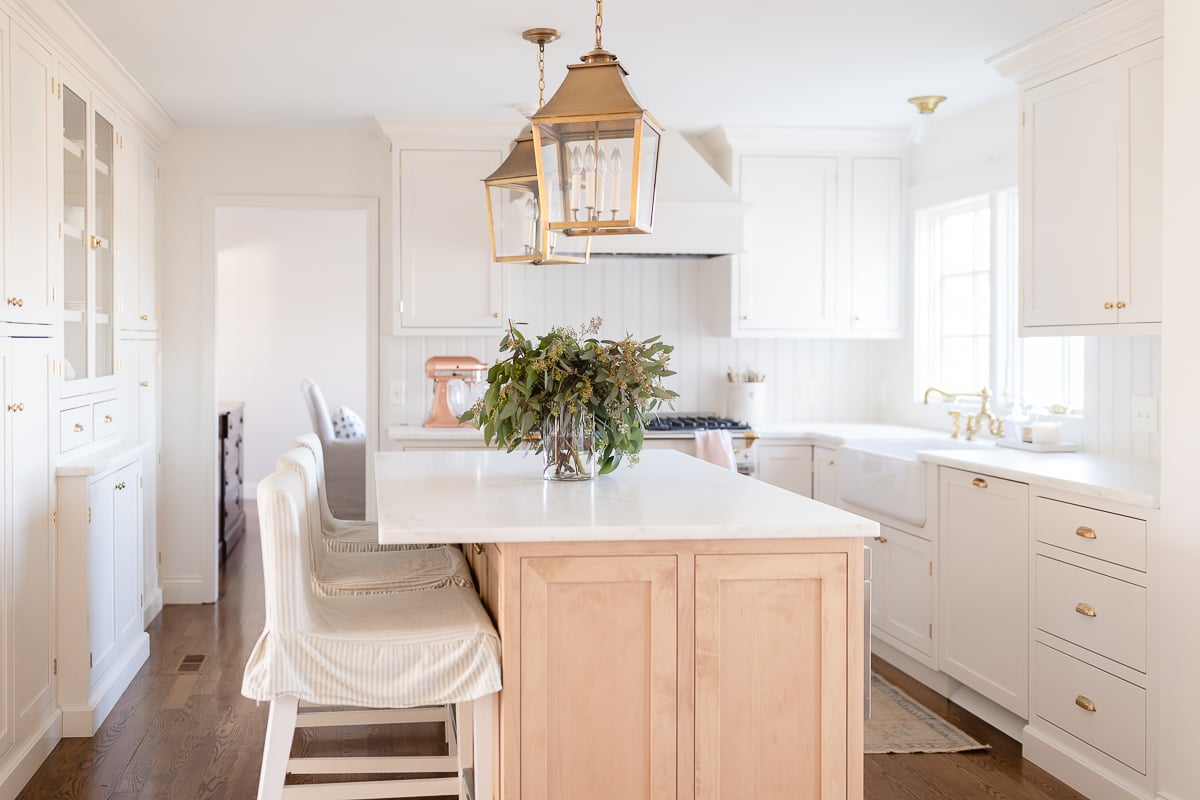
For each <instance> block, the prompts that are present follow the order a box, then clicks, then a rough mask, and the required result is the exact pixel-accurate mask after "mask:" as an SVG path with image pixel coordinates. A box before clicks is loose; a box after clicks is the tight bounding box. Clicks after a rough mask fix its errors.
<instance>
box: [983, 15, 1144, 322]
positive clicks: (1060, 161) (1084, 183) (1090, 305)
mask: <svg viewBox="0 0 1200 800" xmlns="http://www.w3.org/2000/svg"><path fill="white" fill-rule="evenodd" d="M1109 5H1111V4H1109ZM1124 6H1125V7H1124V8H1123V9H1122V10H1121V12H1122V13H1119V14H1118V13H1113V14H1109V15H1100V14H1097V13H1092V14H1085V15H1083V16H1081V17H1080V18H1079V19H1078V20H1077V21H1076V23H1075V24H1074V25H1069V26H1063V27H1062V28H1059V29H1055V30H1054V31H1052V32H1050V33H1049V34H1046V35H1045V36H1043V37H1038V38H1037V39H1034V40H1032V41H1030V42H1028V43H1026V44H1024V45H1020V46H1018V47H1016V48H1013V49H1012V50H1010V51H1008V52H1007V53H1004V54H1001V55H1000V56H997V57H996V58H995V59H993V61H992V64H993V65H994V66H995V67H996V69H997V70H999V72H1000V73H1001V74H1002V75H1005V76H1006V77H1011V78H1013V79H1015V80H1016V81H1017V82H1018V83H1019V85H1020V88H1021V120H1020V126H1021V175H1020V217H1021V218H1020V225H1019V231H1020V233H1019V236H1020V245H1019V252H1020V287H1019V288H1020V298H1019V299H1020V325H1021V333H1022V335H1049V336H1061V335H1068V334H1069V335H1076V334H1088V335H1096V334H1124V335H1127V334H1138V333H1158V327H1159V323H1160V322H1161V320H1162V217H1163V209H1162V186H1163V160H1162V159H1163V40H1162V12H1161V5H1158V6H1157V7H1155V6H1156V4H1154V3H1148V2H1126V3H1124ZM1140 7H1144V9H1143V10H1140V11H1139V8H1140ZM1114 21H1115V22H1120V23H1121V26H1119V27H1112V26H1113V24H1114ZM1068 44H1070V45H1072V46H1073V47H1075V48H1076V49H1075V51H1074V52H1073V53H1072V56H1071V57H1064V55H1063V50H1064V47H1067V46H1068Z"/></svg>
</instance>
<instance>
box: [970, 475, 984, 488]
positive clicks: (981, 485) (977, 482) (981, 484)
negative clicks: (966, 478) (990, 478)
mask: <svg viewBox="0 0 1200 800" xmlns="http://www.w3.org/2000/svg"><path fill="white" fill-rule="evenodd" d="M971 485H972V486H974V487H975V488H977V489H986V488H987V481H985V480H984V479H983V478H976V479H975V480H973V481H971Z"/></svg>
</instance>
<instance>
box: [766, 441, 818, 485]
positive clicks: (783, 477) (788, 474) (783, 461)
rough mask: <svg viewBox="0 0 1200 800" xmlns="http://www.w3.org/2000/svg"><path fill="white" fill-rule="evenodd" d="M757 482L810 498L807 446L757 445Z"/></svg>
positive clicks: (810, 468) (809, 451) (810, 483)
mask: <svg viewBox="0 0 1200 800" xmlns="http://www.w3.org/2000/svg"><path fill="white" fill-rule="evenodd" d="M757 447H759V448H761V449H760V450H759V452H758V477H759V480H762V481H765V482H767V483H770V484H772V485H774V486H779V487H781V488H783V489H787V490H788V491H791V492H795V493H796V494H802V495H804V496H805V497H812V469H813V467H812V460H813V456H812V452H813V449H812V448H811V447H809V446H808V445H774V446H772V445H764V444H762V443H761V442H760V443H759V444H758V445H757Z"/></svg>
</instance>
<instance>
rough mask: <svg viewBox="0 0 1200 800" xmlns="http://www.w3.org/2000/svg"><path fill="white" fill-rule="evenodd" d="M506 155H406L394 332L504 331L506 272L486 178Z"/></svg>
mask: <svg viewBox="0 0 1200 800" xmlns="http://www.w3.org/2000/svg"><path fill="white" fill-rule="evenodd" d="M503 156H504V150H503V148H502V147H495V148H480V149H473V150H402V151H400V152H399V153H398V159H397V160H398V164H397V167H396V169H397V176H396V177H397V180H398V182H399V193H398V203H399V209H398V213H399V231H398V237H399V239H398V241H399V247H398V252H399V269H398V276H397V282H398V292H397V294H396V307H395V308H394V309H393V329H392V332H393V333H394V334H397V335H403V334H422V335H429V334H453V333H456V332H458V333H462V332H469V333H474V334H476V335H478V334H481V333H490V332H493V331H497V332H498V331H499V330H500V329H501V327H502V325H503V324H504V322H505V311H506V305H505V303H504V273H503V270H502V268H501V266H500V265H499V264H497V263H495V262H493V261H492V255H491V242H490V239H489V235H488V227H489V226H488V218H487V208H486V205H485V203H484V194H483V184H482V183H481V182H480V181H481V180H482V179H483V178H484V177H486V176H487V175H488V174H489V173H490V172H491V171H492V170H493V169H495V168H496V165H497V164H499V163H500V161H501V160H502V158H503Z"/></svg>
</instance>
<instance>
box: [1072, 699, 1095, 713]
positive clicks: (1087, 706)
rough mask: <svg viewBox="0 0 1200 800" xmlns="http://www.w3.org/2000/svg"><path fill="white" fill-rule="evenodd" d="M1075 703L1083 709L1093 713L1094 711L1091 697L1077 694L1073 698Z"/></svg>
mask: <svg viewBox="0 0 1200 800" xmlns="http://www.w3.org/2000/svg"><path fill="white" fill-rule="evenodd" d="M1075 705H1077V706H1079V707H1080V708H1082V709H1083V710H1084V711H1090V712H1092V713H1093V714H1095V713H1096V704H1095V703H1093V702H1092V701H1091V699H1089V698H1087V697H1084V696H1083V695H1079V696H1078V697H1076V698H1075Z"/></svg>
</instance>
